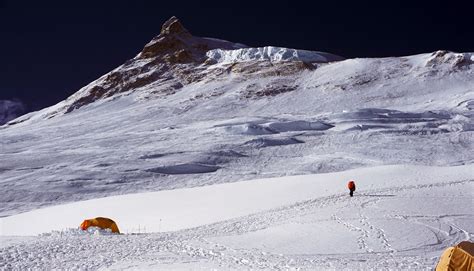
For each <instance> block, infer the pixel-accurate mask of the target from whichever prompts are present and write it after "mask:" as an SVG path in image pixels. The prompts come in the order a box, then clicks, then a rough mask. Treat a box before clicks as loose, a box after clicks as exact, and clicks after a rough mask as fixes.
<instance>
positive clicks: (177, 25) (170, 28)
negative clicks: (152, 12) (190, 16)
mask: <svg viewBox="0 0 474 271" xmlns="http://www.w3.org/2000/svg"><path fill="white" fill-rule="evenodd" d="M173 34H175V35H176V34H184V35H191V34H190V33H189V31H188V30H187V29H186V28H184V26H183V25H182V24H181V22H180V21H179V19H178V18H176V17H175V16H173V17H171V18H169V19H168V20H167V21H166V22H165V23H164V24H163V26H162V27H161V32H160V35H161V36H164V35H173Z"/></svg>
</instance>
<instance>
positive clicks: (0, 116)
mask: <svg viewBox="0 0 474 271" xmlns="http://www.w3.org/2000/svg"><path fill="white" fill-rule="evenodd" d="M25 112H26V106H25V105H24V104H23V103H22V102H21V101H19V100H0V125H2V124H5V123H7V122H9V121H10V120H12V119H15V118H17V117H19V116H21V115H23V114H24V113H25Z"/></svg>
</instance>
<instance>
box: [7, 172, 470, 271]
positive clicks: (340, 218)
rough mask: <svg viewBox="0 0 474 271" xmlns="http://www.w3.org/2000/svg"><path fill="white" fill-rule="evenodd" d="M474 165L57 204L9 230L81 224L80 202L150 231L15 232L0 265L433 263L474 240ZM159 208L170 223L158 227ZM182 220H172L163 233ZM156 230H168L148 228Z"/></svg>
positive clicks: (14, 221) (13, 222)
mask: <svg viewBox="0 0 474 271" xmlns="http://www.w3.org/2000/svg"><path fill="white" fill-rule="evenodd" d="M472 170H473V166H472V165H466V166H457V167H420V166H383V167H375V168H363V169H356V170H350V171H346V172H341V173H329V174H318V175H311V176H291V177H282V178H275V179H263V180H254V181H248V182H238V183H232V184H222V185H213V186H210V187H197V188H192V189H181V190H174V191H162V192H155V193H145V194H139V195H124V196H117V197H109V198H103V199H97V200H92V201H84V202H77V203H73V204H66V205H63V206H55V207H50V208H45V209H41V210H36V211H32V212H29V213H24V214H20V215H16V216H11V217H6V218H2V220H1V222H2V224H3V227H4V228H3V229H7V230H8V229H10V233H13V231H12V230H15V231H17V233H22V232H23V233H28V231H29V232H30V233H33V232H39V231H41V229H46V228H47V227H48V225H49V226H50V227H52V228H54V225H52V224H53V223H49V222H47V221H45V220H44V219H41V218H42V217H58V216H60V217H61V219H60V222H59V223H63V224H61V227H60V228H67V227H68V226H67V225H71V226H69V227H75V226H76V224H78V223H80V222H78V223H76V221H80V220H81V219H82V218H81V219H77V218H76V216H80V215H83V214H84V213H81V212H78V210H80V209H81V208H79V207H82V209H90V208H95V207H97V208H96V209H95V211H99V212H100V214H101V215H103V214H111V216H110V217H113V218H114V219H115V220H116V222H117V223H118V225H119V228H121V230H122V232H126V229H127V227H132V226H133V225H135V223H137V221H132V220H135V219H142V220H140V222H139V223H140V224H141V225H142V227H146V228H147V233H146V234H144V233H142V234H125V235H105V236H104V235H100V234H99V235H98V234H94V233H92V234H90V235H89V234H83V233H81V231H79V230H73V229H70V230H66V231H57V232H52V233H49V234H43V235H41V236H39V237H36V238H34V239H33V240H31V237H17V238H18V239H20V240H19V241H16V242H12V241H10V242H11V243H12V244H11V245H9V246H5V247H3V248H0V259H2V260H0V263H2V264H3V265H2V267H3V268H13V269H24V268H39V269H42V268H44V267H45V266H48V267H52V268H54V267H57V268H80V269H100V268H106V269H112V270H114V269H116V270H121V269H128V268H139V269H150V268H151V269H155V268H163V269H178V270H179V269H188V268H191V269H200V268H202V269H212V268H217V269H242V268H243V269H260V268H263V269H298V268H303V269H353V268H356V269H367V268H375V269H393V268H395V269H407V268H415V269H426V268H431V267H433V266H434V265H435V263H436V261H437V257H438V256H439V255H440V254H441V252H442V250H443V249H444V248H446V247H447V246H450V245H452V244H455V243H458V242H460V241H462V240H472V238H473V237H474V228H473V227H472V225H474V223H473V222H474V213H473V212H472V208H470V206H472V193H473V191H474V190H473V189H474V180H473V179H472ZM349 176H351V177H353V178H355V180H356V182H357V185H358V189H357V191H356V193H355V196H354V197H353V198H350V197H349V196H348V193H347V191H345V190H346V189H345V183H346V180H347V178H349ZM167 193H169V194H170V195H169V196H167V195H166V194H167ZM172 194H173V195H172ZM216 194H217V195H224V196H222V197H221V196H218V197H216ZM112 202H116V203H117V204H111V203H112ZM181 202H184V203H181ZM162 205H163V206H162ZM94 206H95V207H94ZM120 206H122V209H121V212H122V213H123V215H122V216H120V215H118V214H117V211H116V210H117V209H118V208H120ZM123 206H125V207H123ZM263 206H265V207H263ZM169 209H171V210H172V211H169ZM141 210H145V211H141ZM167 212H169V213H167ZM89 215H92V216H93V214H92V213H89ZM141 216H143V217H141ZM155 216H159V217H161V219H162V220H163V222H164V223H163V228H162V229H159V228H157V227H156V226H153V224H154V223H156V222H157V221H156V217H155ZM173 216H176V217H177V219H176V223H175V224H174V228H167V229H165V228H166V227H167V226H165V224H167V223H166V222H165V221H172V219H173ZM27 220H28V221H35V222H34V223H33V224H34V225H36V228H37V229H35V227H31V223H30V227H23V229H20V228H21V225H22V224H24V223H25V221H27ZM61 221H64V222H61ZM147 222H148V223H149V224H147ZM142 223H143V224H142ZM168 223H169V222H168ZM5 226H7V227H6V228H5ZM170 226H171V224H170ZM168 227H169V226H168ZM28 228H29V230H28ZM158 230H162V231H163V230H169V231H168V232H163V233H149V232H151V231H158ZM4 233H7V232H4ZM1 238H7V239H8V238H12V237H1ZM1 240H3V239H1ZM35 251H42V252H41V253H40V254H38V255H41V256H40V257H38V255H36V254H35V253H36V252H35ZM98 251H100V253H97V252H98ZM78 258H79V259H81V261H77V259H78Z"/></svg>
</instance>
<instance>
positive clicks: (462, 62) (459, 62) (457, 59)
mask: <svg viewBox="0 0 474 271" xmlns="http://www.w3.org/2000/svg"><path fill="white" fill-rule="evenodd" d="M472 64H474V55H473V54H471V53H454V52H450V51H445V50H439V51H436V52H433V53H432V54H431V57H430V58H429V60H428V61H427V63H426V66H427V67H433V68H436V67H438V66H439V65H450V66H451V67H452V68H453V69H462V68H464V67H466V66H469V65H472Z"/></svg>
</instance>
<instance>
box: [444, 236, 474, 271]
mask: <svg viewBox="0 0 474 271" xmlns="http://www.w3.org/2000/svg"><path fill="white" fill-rule="evenodd" d="M473 261H474V243H471V242H469V241H463V242H461V243H459V244H458V245H457V246H455V247H449V248H447V249H446V250H445V251H444V252H443V254H442V255H441V258H440V259H439V262H438V265H436V271H445V270H450V271H451V270H466V271H471V270H474V269H473V264H472V263H473Z"/></svg>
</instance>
